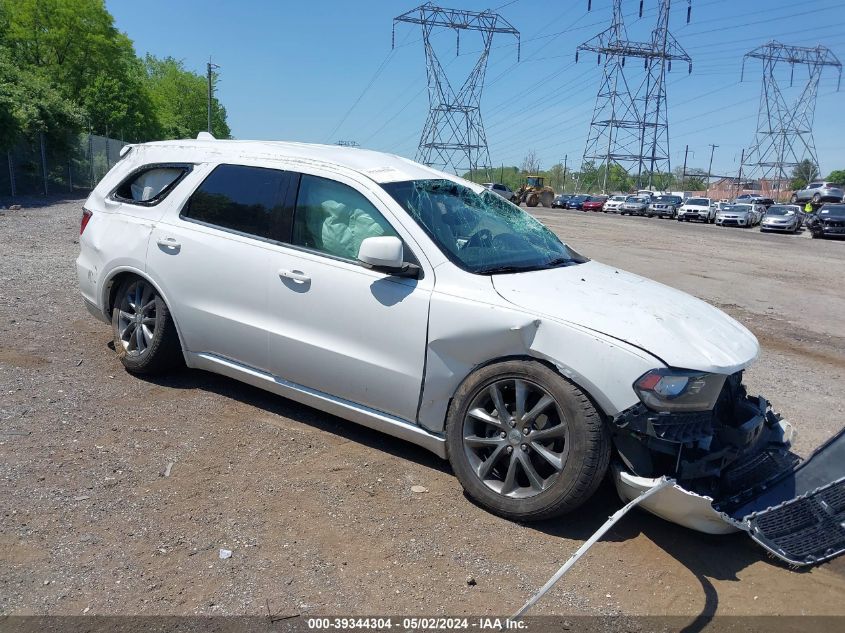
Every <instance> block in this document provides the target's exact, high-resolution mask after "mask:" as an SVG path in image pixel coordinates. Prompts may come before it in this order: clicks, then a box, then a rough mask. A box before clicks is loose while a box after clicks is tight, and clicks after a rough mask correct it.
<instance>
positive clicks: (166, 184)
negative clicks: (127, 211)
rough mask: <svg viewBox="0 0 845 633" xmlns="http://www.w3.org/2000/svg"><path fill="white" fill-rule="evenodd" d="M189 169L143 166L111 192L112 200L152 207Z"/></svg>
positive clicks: (185, 167)
mask: <svg viewBox="0 0 845 633" xmlns="http://www.w3.org/2000/svg"><path fill="white" fill-rule="evenodd" d="M191 168H192V165H182V164H166V165H162V164H157V165H145V166H144V167H141V168H140V169H136V170H134V171H133V172H132V173H131V174H129V176H127V177H126V178H125V179H124V180H123V182H121V183H120V184H119V185H118V186H117V188H115V190H114V191H113V192H112V198H114V199H115V200H119V201H121V202H127V203H130V204H137V205H142V206H153V205H155V204H158V203H159V202H161V201H162V200H164V199H165V198H166V197H167V195H168V194H169V193H170V192H171V191H173V189H175V187H176V185H177V184H179V181H180V180H182V178H184V177H185V175H187V174H188V172H190V171H191Z"/></svg>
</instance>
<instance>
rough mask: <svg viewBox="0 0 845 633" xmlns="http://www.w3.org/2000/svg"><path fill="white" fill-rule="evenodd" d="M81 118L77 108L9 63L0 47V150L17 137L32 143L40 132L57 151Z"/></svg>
mask: <svg viewBox="0 0 845 633" xmlns="http://www.w3.org/2000/svg"><path fill="white" fill-rule="evenodd" d="M83 118H84V117H83V113H82V111H81V109H80V108H78V107H77V106H76V105H74V104H73V103H72V102H71V101H70V100H68V99H66V98H65V97H64V96H63V95H61V94H60V93H59V92H58V91H57V90H55V89H54V88H53V87H52V86H51V85H50V84H49V82H48V81H47V80H46V79H44V78H43V77H39V76H38V75H35V74H33V73H31V72H29V71H28V70H26V69H23V68H21V67H20V66H18V65H17V64H15V63H13V62H12V61H11V59H10V55H9V53H8V51H6V50H4V49H3V48H2V47H0V149H8V148H10V147H12V146H13V145H14V144H15V143H16V142H17V140H18V139H19V138H21V137H28V138H30V139H32V140H34V139H35V137H36V135H38V134H39V133H42V132H43V133H44V134H45V135H46V138H47V140H48V143H49V144H50V146H51V147H53V148H61V147H63V146H64V145H66V144H67V143H68V141H69V138H70V135H69V131H72V130H74V129H78V128H79V126H80V125H81V124H82V121H83Z"/></svg>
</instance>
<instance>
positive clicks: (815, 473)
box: [613, 429, 845, 566]
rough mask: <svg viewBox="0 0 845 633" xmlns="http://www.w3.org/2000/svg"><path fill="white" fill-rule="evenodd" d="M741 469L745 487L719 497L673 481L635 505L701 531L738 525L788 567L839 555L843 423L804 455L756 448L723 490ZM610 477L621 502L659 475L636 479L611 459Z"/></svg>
mask: <svg viewBox="0 0 845 633" xmlns="http://www.w3.org/2000/svg"><path fill="white" fill-rule="evenodd" d="M790 462H791V463H792V464H793V466H792V467H788V465H789V463H790ZM737 471H738V472H737ZM743 471H744V473H745V474H746V475H748V476H749V479H748V480H747V481H745V482H744V483H746V484H748V487H747V488H745V489H743V490H740V491H739V492H735V493H734V494H732V495H731V496H728V497H726V498H723V499H718V500H714V499H713V498H712V497H709V496H706V495H701V494H697V493H695V492H692V491H690V490H687V489H685V488H683V487H682V486H680V485H678V484H675V485H674V486H672V487H669V488H665V489H663V490H661V491H659V492H657V493H656V494H654V495H653V496H651V497H650V498H649V499H647V500H645V501H643V502H642V504H641V505H642V506H643V507H644V508H645V509H646V510H648V511H650V512H652V513H653V514H655V515H657V516H659V517H661V518H664V519H666V520H668V521H672V522H673V523H677V524H679V525H683V526H685V527H689V528H692V529H694V530H698V531H701V532H706V533H708V534H726V533H729V532H733V531H736V530H743V531H746V532H748V533H749V535H750V536H751V538H752V539H754V540H755V541H756V542H757V543H759V544H760V545H761V546H763V547H764V548H765V549H767V550H768V551H769V552H771V553H772V554H773V555H775V556H776V557H778V558H780V559H782V560H784V561H786V562H788V563H790V564H792V565H796V566H802V565H812V564H815V563H820V562H822V561H825V560H828V559H831V558H834V557H835V556H838V555H840V554H842V553H845V429H843V430H842V431H840V432H839V433H838V434H837V435H836V436H834V437H833V438H832V439H831V440H830V441H828V442H827V443H825V444H824V445H822V446H821V447H819V448H818V449H817V450H816V451H815V452H814V453H813V454H812V455H811V456H810V457H809V458H808V459H807V460H805V461H800V458H798V457H797V456H796V455H794V454H793V453H790V452H788V451H784V450H783V449H770V450H767V451H763V452H762V453H760V454H758V455H757V456H755V458H754V459H752V460H749V462H748V463H747V464H746V463H741V464H738V465H737V466H736V467H734V468H732V472H733V474H734V476H739V477H740V479H738V480H736V481H734V482H733V484H732V485H731V486H730V488H732V489H734V490H736V489H737V488H735V487H734V486H735V485H736V484H737V483H739V482H740V481H742V479H741V476H742V475H743ZM778 471H779V473H778V474H775V475H774V477H771V476H767V474H768V473H777V472H778ZM613 476H614V482H615V484H616V489H617V491H618V492H619V495H620V497H622V499H624V500H626V501H630V500H631V499H633V498H635V497H637V496H638V495H639V494H640V493H642V492H643V491H645V490H648V489H649V488H652V487H654V486H656V485H657V484H658V483H659V482H660V481H661V478H648V477H637V476H636V475H633V474H631V473H630V472H628V471H627V470H625V468H624V467H623V466H622V465H620V464H616V465H614V468H613ZM726 476H730V473H726ZM755 480H756V483H755Z"/></svg>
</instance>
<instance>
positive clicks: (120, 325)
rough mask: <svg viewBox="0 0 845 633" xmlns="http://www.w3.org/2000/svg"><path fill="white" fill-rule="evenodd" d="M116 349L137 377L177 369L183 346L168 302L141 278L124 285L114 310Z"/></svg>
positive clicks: (113, 323) (128, 280)
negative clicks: (175, 367)
mask: <svg viewBox="0 0 845 633" xmlns="http://www.w3.org/2000/svg"><path fill="white" fill-rule="evenodd" d="M112 330H113V332H114V349H115V351H116V352H117V355H118V358H120V362H121V363H123V366H124V367H125V368H126V369H127V370H128V371H130V372H132V373H133V374H157V373H162V372H164V371H166V370H168V369H171V368H173V367H174V366H177V365H178V364H179V362H180V360H181V346H180V345H179V336H178V334H177V333H176V326H175V325H174V324H173V319H172V318H171V317H170V311H169V310H168V309H167V305H166V304H165V303H164V300H163V299H162V298H161V296H159V294H158V292H156V290H155V288H153V286H152V284H150V283H149V282H148V281H146V280H144V279H141V278H139V277H132V278H129V279H127V280H126V281H124V282H123V283H122V284H121V285H120V287H119V288H118V290H117V295H116V299H115V303H114V307H113V308H112Z"/></svg>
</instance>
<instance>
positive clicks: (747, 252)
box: [0, 200, 845, 622]
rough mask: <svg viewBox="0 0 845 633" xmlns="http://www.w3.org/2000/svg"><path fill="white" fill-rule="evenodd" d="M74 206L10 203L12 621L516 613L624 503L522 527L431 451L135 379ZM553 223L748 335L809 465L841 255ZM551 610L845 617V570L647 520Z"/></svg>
mask: <svg viewBox="0 0 845 633" xmlns="http://www.w3.org/2000/svg"><path fill="white" fill-rule="evenodd" d="M0 204H2V201H0ZM80 210H81V201H78V200H74V201H60V202H57V203H55V204H52V205H49V206H41V207H39V208H25V209H24V210H21V211H5V212H0V244H2V245H3V249H2V255H0V257H2V267H0V394H2V395H0V478H2V487H0V614H28V613H39V614H48V613H49V614H79V613H83V612H87V613H91V614H95V613H96V614H136V613H144V614H261V613H265V612H266V609H267V607H268V605H269V608H270V609H271V610H272V611H273V612H274V613H283V614H297V613H298V614H334V615H347V614H405V613H408V614H433V613H449V614H494V613H495V614H508V613H512V612H513V611H515V610H516V609H517V608H518V607H519V606H520V605H521V604H522V603H523V602H524V600H525V599H526V598H527V597H528V596H529V595H530V594H531V593H532V592H533V591H534V590H535V589H536V588H537V587H539V586H540V585H542V584H543V583H544V582H545V581H546V580H547V579H548V577H549V576H550V575H551V574H552V573H553V572H554V571H555V570H556V569H557V568H558V566H559V565H560V564H561V563H562V562H563V561H564V560H565V559H566V558H567V557H568V556H569V555H570V554H571V553H572V552H574V550H575V549H576V548H577V547H578V546H579V545H580V544H581V543H582V542H583V540H584V539H585V538H587V536H589V534H590V533H591V532H592V531H593V530H594V529H595V528H596V527H597V526H598V525H599V524H601V523H602V521H603V520H604V519H605V518H606V517H607V515H608V514H610V513H611V512H612V511H614V510H615V509H616V508H617V507H618V506H619V501H618V499H617V498H616V497H615V495H614V493H613V491H612V489H611V488H610V487H609V486H607V485H605V486H604V487H603V488H602V489H601V491H600V493H599V494H598V495H597V496H596V497H595V498H594V499H593V500H592V501H591V502H590V503H589V504H588V505H587V506H586V507H585V508H584V509H583V510H582V511H579V512H578V513H577V515H576V516H573V517H567V518H564V519H561V520H559V521H554V522H548V523H543V524H537V525H531V526H521V525H517V524H514V523H509V522H507V521H504V520H502V519H499V518H496V517H494V516H492V515H490V514H488V513H486V512H484V511H483V510H481V509H479V508H477V507H476V506H474V505H473V504H472V503H470V502H469V501H468V500H467V499H466V498H465V497H464V496H463V494H462V492H461V488H460V486H459V485H458V482H457V481H456V480H455V478H454V477H453V476H452V475H451V474H450V472H449V468H448V466H447V465H446V464H444V463H442V462H441V461H440V460H438V459H437V458H435V457H433V456H432V455H429V454H428V453H426V452H425V451H423V450H422V449H418V448H415V447H413V446H411V445H408V444H405V443H403V442H400V441H398V440H393V439H391V438H388V437H385V436H382V435H379V434H378V433H375V432H372V431H369V430H367V429H364V428H359V427H357V426H355V425H352V424H351V423H347V422H344V421H342V420H339V419H337V418H333V417H331V416H327V415H324V414H321V413H319V412H316V411H313V410H310V409H307V408H305V407H302V406H299V405H297V404H294V403H291V402H289V401H286V400H284V399H282V398H279V397H275V396H272V395H269V394H266V393H264V392H261V391H259V390H257V389H253V388H251V387H248V386H244V385H242V384H240V383H237V382H235V381H232V380H229V379H225V378H221V377H217V376H214V375H211V374H206V373H202V372H197V371H183V372H181V373H179V374H176V375H173V376H169V377H167V378H165V379H161V380H147V381H145V380H140V379H138V378H135V377H132V376H130V375H129V374H127V373H126V372H124V371H123V369H122V367H121V365H120V363H119V362H118V360H117V358H116V356H115V355H114V353H113V352H112V351H111V350H110V349H109V344H110V340H111V333H110V329H109V327H108V326H106V325H104V324H102V323H100V322H97V321H95V320H94V319H93V318H91V317H89V316H88V314H87V312H85V310H84V308H83V306H82V302H81V300H80V298H79V296H78V292H77V288H76V278H75V269H74V259H75V257H76V255H77V251H78V245H77V235H78V227H79V215H80ZM538 216H539V217H540V218H541V219H543V220H544V221H546V222H548V224H549V225H550V226H551V227H552V228H553V229H554V230H556V231H557V232H558V233H559V234H560V235H561V236H563V238H564V239H565V240H566V241H567V242H568V243H570V244H571V245H573V246H574V247H576V248H577V249H578V250H580V251H581V252H582V253H584V254H586V255H588V256H590V257H593V258H596V259H598V260H602V261H605V262H607V263H610V264H614V265H618V266H620V267H622V268H626V269H628V270H632V271H634V272H637V273H641V274H643V275H646V276H648V277H651V278H653V279H657V280H659V281H662V282H664V283H667V284H670V285H673V286H676V287H678V288H681V289H683V290H686V291H688V292H691V293H693V294H695V295H698V296H699V297H702V298H704V299H706V300H708V301H711V302H712V303H714V304H716V305H718V306H719V307H721V308H723V309H724V310H726V311H727V312H729V313H730V314H732V315H733V316H735V317H737V318H739V319H740V320H742V321H743V322H744V323H745V324H746V325H748V326H749V327H750V328H751V329H752V330H753V331H754V333H755V334H756V335H757V337H758V338H759V339H760V341H761V343H762V346H763V352H762V355H761V358H760V359H759V361H758V362H757V364H756V365H754V367H753V368H752V370H750V371H749V372H748V373H747V382H748V384H749V385H750V388H751V390H752V391H759V392H760V393H763V394H764V395H766V396H767V397H769V398H770V399H771V400H772V401H773V402H774V403H775V405H776V407H778V408H779V409H780V410H781V411H782V412H783V413H784V414H785V416H786V417H787V418H788V419H790V420H792V421H793V422H794V423H796V425H797V426H798V427H799V429H800V433H801V434H800V435H799V437H798V440H797V450H798V451H799V452H800V453H802V454H807V453H808V452H809V451H811V450H812V449H813V448H814V447H815V446H816V445H818V444H819V443H820V442H822V441H823V440H825V439H826V438H828V437H829V436H831V435H832V434H833V433H834V432H835V431H837V430H838V429H839V428H841V426H842V424H843V419H845V415H843V404H842V396H843V393H845V389H843V387H845V380H843V376H845V338H843V337H842V335H841V333H842V329H841V328H842V323H843V322H845V284H842V283H841V274H842V271H843V270H845V242H830V241H819V240H809V239H805V238H804V237H802V236H800V235H799V236H786V235H761V234H759V233H758V232H757V231H756V229H755V230H754V231H748V230H742V229H719V228H716V227H713V226H699V225H688V224H679V223H677V222H673V221H669V220H658V219H646V218H630V217H624V218H621V217H615V216H606V215H603V214H585V213H581V212H576V211H554V212H551V211H548V210H547V211H542V212H539V213H538ZM168 470H169V473H168V474H169V476H164V474H165V472H166V471H168ZM416 484H418V485H422V486H425V487H426V488H427V489H428V492H426V493H423V494H415V493H412V492H411V486H412V485H416ZM219 548H228V549H231V550H232V551H233V555H232V557H231V558H230V559H228V560H220V559H219V558H218V549H219ZM468 577H472V579H474V583H475V584H472V583H468ZM536 612H537V613H554V614H567V615H568V614H572V615H576V614H632V615H634V614H678V615H684V616H688V617H689V619H690V621H691V622H694V621H695V620H696V618H697V617H700V616H702V615H704V616H709V615H712V614H845V558H843V559H839V560H837V561H834V562H832V563H828V564H825V565H822V566H820V567H817V568H814V569H812V570H809V571H805V572H796V571H791V570H789V569H787V568H785V567H784V566H782V565H780V564H778V563H776V562H774V561H772V560H769V559H767V558H766V556H765V555H764V553H763V551H762V550H761V549H760V548H758V547H757V546H755V545H754V544H753V543H752V542H751V540H750V539H748V538H747V537H745V536H742V535H737V536H728V537H707V536H704V535H701V534H698V533H695V532H692V531H688V530H685V529H682V528H679V527H676V526H673V525H670V524H667V523H665V522H663V521H661V520H659V519H657V518H654V517H652V516H650V515H647V514H645V513H635V514H633V515H631V516H628V517H627V518H626V519H625V520H624V521H623V523H621V524H620V525H619V526H618V527H617V529H615V530H613V531H612V532H611V533H610V535H609V538H608V539H607V540H605V541H602V542H601V543H599V544H598V545H597V546H596V547H595V548H594V549H593V550H591V552H590V553H589V554H588V556H587V557H586V558H585V559H583V560H582V562H581V563H580V564H579V565H578V566H577V567H575V568H574V569H573V571H572V572H571V573H570V574H569V575H567V576H566V578H565V579H564V581H563V582H562V583H561V584H560V585H559V586H558V587H556V588H555V589H554V590H552V591H551V592H550V593H549V594H548V595H547V597H546V598H545V599H544V601H543V602H541V603H540V604H539V605H538V607H537V609H536Z"/></svg>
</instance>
